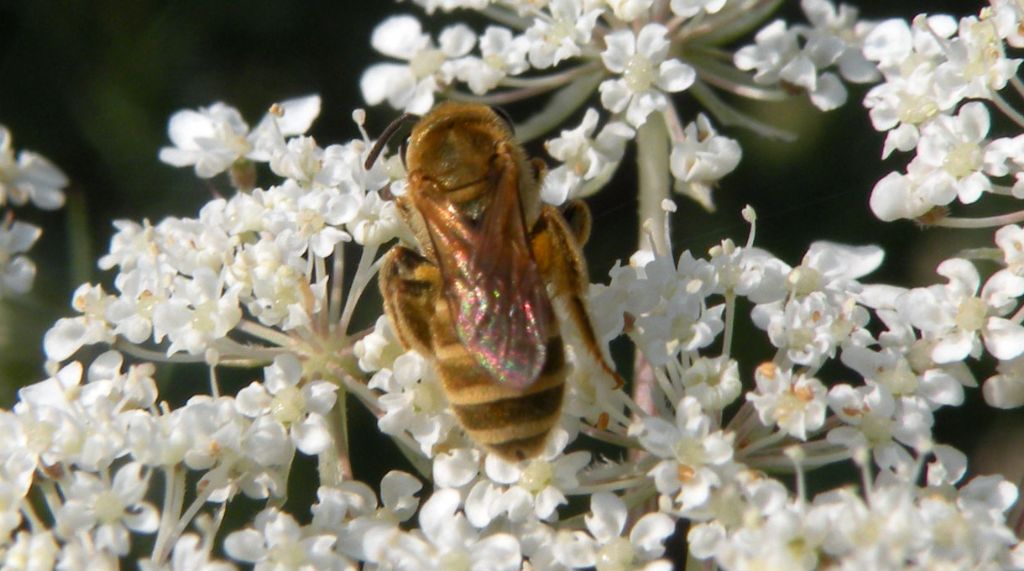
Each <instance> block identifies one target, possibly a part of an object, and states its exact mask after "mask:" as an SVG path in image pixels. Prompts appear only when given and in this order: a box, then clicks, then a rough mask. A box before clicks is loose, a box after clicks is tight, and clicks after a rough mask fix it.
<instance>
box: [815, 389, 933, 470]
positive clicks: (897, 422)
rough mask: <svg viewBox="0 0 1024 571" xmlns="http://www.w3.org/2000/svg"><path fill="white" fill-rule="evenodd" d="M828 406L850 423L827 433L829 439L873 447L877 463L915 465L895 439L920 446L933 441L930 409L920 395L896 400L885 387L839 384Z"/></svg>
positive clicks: (853, 445)
mask: <svg viewBox="0 0 1024 571" xmlns="http://www.w3.org/2000/svg"><path fill="white" fill-rule="evenodd" d="M828 405H829V408H831V409H832V410H833V412H835V413H836V415H837V416H838V417H839V418H840V419H842V420H843V422H845V423H847V426H840V427H838V428H834V429H832V430H831V431H829V433H828V440H829V442H832V443H835V444H842V445H844V446H846V447H848V448H849V449H851V450H856V449H858V448H870V449H871V450H872V453H873V454H874V457H875V462H876V463H877V464H879V465H880V466H881V465H896V466H904V467H909V468H913V460H912V459H911V458H910V455H909V454H908V453H907V452H906V450H905V449H904V448H903V447H901V446H899V445H898V444H897V443H896V442H895V441H894V439H895V440H896V441H899V442H902V443H903V444H906V445H908V446H912V447H917V446H920V445H922V444H923V443H926V442H930V441H931V440H932V438H931V428H932V425H933V423H934V420H933V416H932V412H931V408H930V407H929V406H928V405H927V403H925V402H924V400H923V399H921V398H918V397H900V398H899V399H898V400H896V399H893V396H892V393H890V392H889V390H888V389H887V388H885V387H883V386H880V385H875V384H869V385H866V386H861V387H856V388H854V387H851V386H850V385H836V386H834V387H832V389H831V390H830V391H829V393H828Z"/></svg>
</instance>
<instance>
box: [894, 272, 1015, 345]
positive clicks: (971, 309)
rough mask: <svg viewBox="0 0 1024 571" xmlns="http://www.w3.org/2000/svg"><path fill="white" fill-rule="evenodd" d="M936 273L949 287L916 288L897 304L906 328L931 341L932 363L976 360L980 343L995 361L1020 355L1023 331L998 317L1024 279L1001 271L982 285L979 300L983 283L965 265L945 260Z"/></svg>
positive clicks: (1008, 305) (1010, 302) (1009, 307)
mask: <svg viewBox="0 0 1024 571" xmlns="http://www.w3.org/2000/svg"><path fill="white" fill-rule="evenodd" d="M936 271H937V273H938V274H939V275H941V276H945V277H946V278H948V279H949V283H947V284H945V285H933V286H929V287H927V288H914V289H912V290H910V291H909V292H908V293H907V294H906V295H905V296H903V298H901V299H900V300H899V310H900V312H901V313H902V314H903V315H905V316H906V317H907V320H908V321H909V323H910V324H911V325H913V326H914V327H916V328H918V329H919V330H921V333H922V336H923V337H925V338H927V339H929V340H933V341H934V342H935V345H934V346H933V348H932V353H931V357H932V359H933V360H934V361H935V362H936V363H953V362H956V361H961V360H963V359H965V358H966V357H967V356H968V355H973V356H978V355H979V354H980V352H981V342H982V341H984V343H985V348H986V349H988V351H989V353H991V354H992V355H993V356H994V357H996V358H997V359H1002V360H1006V359H1012V358H1014V357H1016V356H1018V355H1020V354H1021V353H1022V352H1024V327H1021V326H1020V325H1019V324H1017V323H1014V322H1012V321H1010V320H1008V319H1004V318H1002V317H999V316H1000V315H1005V314H1006V313H1008V312H1009V311H1011V310H1012V308H1013V305H1014V303H1015V300H1016V298H1017V297H1019V296H1020V295H1021V294H1024V278H1021V277H1019V276H1016V275H1013V274H1011V273H1010V272H1009V271H1007V270H1000V271H998V272H996V273H995V274H993V275H992V276H991V277H989V279H988V281H986V282H985V285H984V287H983V288H982V289H981V294H980V297H979V296H978V295H977V293H978V288H979V285H980V284H981V278H980V277H979V276H978V271H977V269H975V267H974V265H973V264H971V263H970V262H968V261H967V260H963V259H960V258H952V259H949V260H946V261H944V262H942V263H941V264H940V265H939V267H938V269H937V270H936Z"/></svg>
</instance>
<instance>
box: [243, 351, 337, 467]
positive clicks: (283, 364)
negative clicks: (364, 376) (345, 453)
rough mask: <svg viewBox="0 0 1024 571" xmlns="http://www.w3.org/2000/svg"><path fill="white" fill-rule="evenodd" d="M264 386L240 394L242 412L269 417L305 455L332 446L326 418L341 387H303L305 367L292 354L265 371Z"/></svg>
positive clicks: (320, 384)
mask: <svg viewBox="0 0 1024 571" xmlns="http://www.w3.org/2000/svg"><path fill="white" fill-rule="evenodd" d="M263 375H264V382H263V383H258V382H255V381H254V382H253V383H252V384H250V385H249V386H248V387H245V388H244V389H242V390H240V391H238V396H237V400H236V401H235V403H236V405H237V406H238V410H239V412H241V413H242V414H244V415H246V416H248V417H250V418H257V417H260V416H269V418H270V419H272V420H273V421H274V422H277V423H279V424H280V425H281V427H282V428H283V429H285V430H287V431H288V433H289V435H290V436H291V439H292V442H294V443H295V447H296V448H298V449H299V450H301V451H302V452H303V453H304V454H309V455H314V454H319V453H321V452H323V451H324V450H325V449H326V448H327V447H328V446H330V445H331V435H330V431H329V430H328V428H327V420H326V419H325V418H324V417H325V415H326V414H327V413H328V412H330V411H331V409H332V408H333V407H334V402H335V399H336V396H335V392H336V391H337V390H338V387H337V385H334V384H332V383H329V382H327V381H307V382H305V383H302V384H301V386H300V382H301V381H302V364H301V363H300V362H299V360H298V359H297V358H296V357H295V356H294V355H292V354H284V355H280V356H278V357H277V358H275V359H274V364H273V365H271V366H269V367H266V368H264V369H263Z"/></svg>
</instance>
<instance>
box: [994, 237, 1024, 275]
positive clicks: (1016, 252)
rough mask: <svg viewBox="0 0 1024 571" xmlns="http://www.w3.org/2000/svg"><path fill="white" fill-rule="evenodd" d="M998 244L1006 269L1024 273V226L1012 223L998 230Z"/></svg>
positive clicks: (996, 238) (1015, 272)
mask: <svg viewBox="0 0 1024 571" xmlns="http://www.w3.org/2000/svg"><path fill="white" fill-rule="evenodd" d="M995 242H996V245H997V246H999V249H1000V250H1002V252H1003V263H1005V264H1006V269H1008V270H1010V271H1011V272H1013V273H1014V274H1016V275H1022V274H1024V228H1021V227H1020V226H1017V225H1016V224H1011V225H1008V226H1003V227H1002V228H1000V229H999V230H996V236H995Z"/></svg>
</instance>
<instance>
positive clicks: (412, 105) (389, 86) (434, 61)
mask: <svg viewBox="0 0 1024 571" xmlns="http://www.w3.org/2000/svg"><path fill="white" fill-rule="evenodd" d="M438 42H439V45H440V46H439V47H435V46H434V45H433V42H432V41H431V39H430V36H429V35H427V34H424V33H423V28H422V27H421V26H420V22H419V20H417V19H416V18H413V17H412V16H405V15H402V16H392V17H390V18H388V19H387V20H384V21H383V22H381V23H380V24H378V25H377V27H376V28H375V29H374V30H373V35H372V36H371V38H370V43H371V44H372V45H373V48H374V49H376V50H377V51H378V52H380V53H382V54H384V55H386V56H390V57H393V58H395V59H399V60H404V61H406V62H408V63H406V64H397V63H379V64H375V65H372V66H370V67H369V68H368V69H367V70H366V71H365V72H363V77H362V78H361V79H360V80H359V87H360V89H362V92H363V98H364V99H366V102H367V103H369V104H370V105H376V104H378V103H380V102H382V101H384V100H387V102H388V104H390V105H391V106H392V107H394V108H395V109H402V110H405V111H408V112H410V113H419V114H422V113H426V112H427V111H428V110H430V108H431V107H432V106H433V105H434V93H436V92H438V91H440V90H442V89H444V88H445V87H447V85H448V84H449V83H450V82H451V81H452V79H454V77H455V73H456V66H455V64H454V62H453V61H452V60H454V59H455V58H459V57H462V56H464V55H466V54H467V53H469V51H470V50H471V49H473V45H474V44H475V43H476V35H475V34H474V33H473V31H472V30H470V29H469V28H468V27H467V26H465V25H463V24H456V25H454V26H449V27H447V28H445V29H444V30H443V31H442V32H441V35H440V36H439V38H438Z"/></svg>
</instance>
